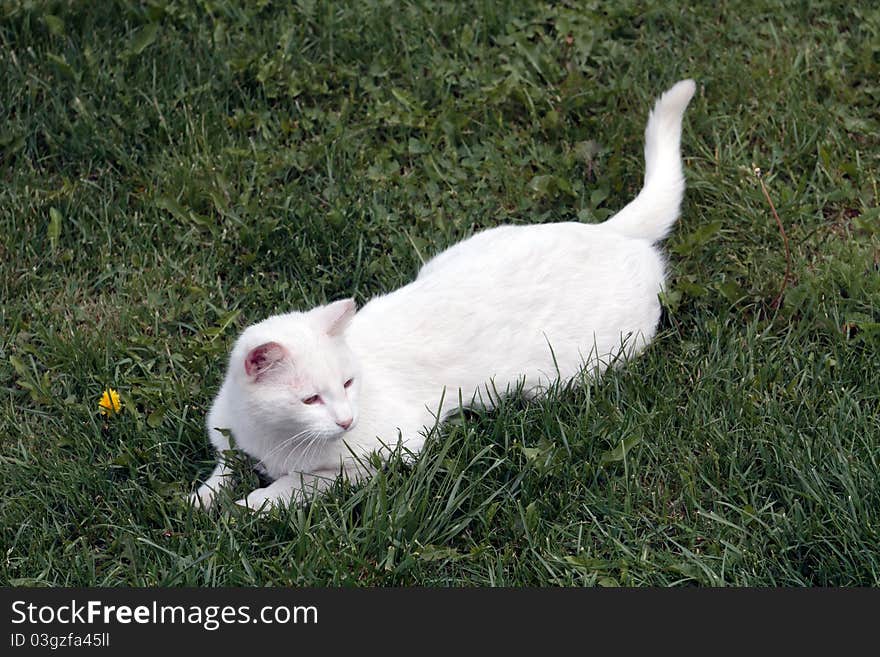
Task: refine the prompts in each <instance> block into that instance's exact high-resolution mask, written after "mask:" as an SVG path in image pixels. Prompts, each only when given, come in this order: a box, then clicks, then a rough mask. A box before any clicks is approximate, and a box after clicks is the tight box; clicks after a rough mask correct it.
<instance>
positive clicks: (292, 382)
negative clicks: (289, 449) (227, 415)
mask: <svg viewBox="0 0 880 657" xmlns="http://www.w3.org/2000/svg"><path fill="white" fill-rule="evenodd" d="M356 309H357V306H356V305H355V302H354V300H353V299H343V300H341V301H335V302H333V303H330V304H328V305H326V306H319V307H317V308H314V309H313V310H310V311H307V312H293V313H288V314H285V315H276V316H274V317H270V318H268V319H265V320H263V321H262V322H259V323H257V324H254V325H252V326H250V327H248V328H247V329H245V331H244V332H243V333H242V334H241V337H239V339H238V342H237V343H236V345H235V348H234V349H233V350H232V356H231V359H230V363H229V372H228V374H227V376H228V377H230V379H231V381H232V383H233V385H234V386H235V387H236V388H237V390H238V392H239V393H240V397H239V399H240V401H242V402H243V411H244V412H246V413H248V414H249V415H251V418H250V419H251V420H252V421H254V422H255V423H256V424H257V425H258V426H259V425H262V426H265V427H267V428H271V429H272V430H274V431H278V432H282V433H283V432H288V433H290V435H291V436H293V435H294V434H297V433H300V432H302V433H303V434H304V435H309V436H310V437H311V436H314V435H320V436H321V437H324V438H328V439H329V438H336V437H339V436H341V435H342V434H344V433H345V432H346V431H348V430H350V429H351V428H352V427H354V426H355V424H356V423H357V418H358V392H359V390H360V367H359V366H358V362H357V359H356V358H355V356H354V354H353V353H352V352H351V350H350V349H349V348H348V345H347V344H346V342H345V338H344V333H345V329H346V327H347V326H348V324H349V322H350V321H351V319H352V317H354V314H355V311H356Z"/></svg>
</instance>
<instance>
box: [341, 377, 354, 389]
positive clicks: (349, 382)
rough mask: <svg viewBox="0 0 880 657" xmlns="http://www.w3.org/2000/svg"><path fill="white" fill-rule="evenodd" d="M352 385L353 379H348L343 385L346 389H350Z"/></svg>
mask: <svg viewBox="0 0 880 657" xmlns="http://www.w3.org/2000/svg"><path fill="white" fill-rule="evenodd" d="M352 383H354V379H349V380H348V381H346V382H345V383H344V384H343V385H344V386H345V387H346V388H350V387H351V384H352Z"/></svg>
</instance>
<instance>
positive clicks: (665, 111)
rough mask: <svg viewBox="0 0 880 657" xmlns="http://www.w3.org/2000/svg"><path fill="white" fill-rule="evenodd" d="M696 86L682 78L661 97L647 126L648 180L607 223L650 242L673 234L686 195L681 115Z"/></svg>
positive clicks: (613, 228) (617, 229)
mask: <svg viewBox="0 0 880 657" xmlns="http://www.w3.org/2000/svg"><path fill="white" fill-rule="evenodd" d="M695 90H696V84H694V81H693V80H682V81H681V82H678V83H676V84H675V85H674V86H673V87H672V88H671V89H669V90H668V91H667V92H666V93H664V94H663V95H662V96H660V98H659V99H657V104H656V105H654V110H653V111H652V112H651V114H650V115H649V116H648V126H647V127H646V128H645V184H644V185H643V186H642V191H640V192H639V195H638V196H636V197H635V198H634V199H633V200H632V201H630V203H629V204H628V205H627V206H626V207H624V208H623V209H622V210H621V211H620V212H618V213H617V214H616V215H614V216H613V217H611V218H610V219H609V220H608V221H606V222H605V224H604V225H605V226H606V227H608V228H611V229H612V230H614V231H616V232H618V233H622V234H624V235H626V236H628V237H636V238H640V239H645V240H649V241H650V242H659V241H660V240H662V239H663V238H664V237H666V235H668V234H669V231H670V230H671V229H672V225H673V224H674V223H675V220H676V219H678V214H679V209H680V207H681V199H682V197H683V196H684V172H683V171H682V167H681V119H682V117H683V116H684V110H685V108H687V106H688V103H689V102H690V100H691V98H692V97H693V95H694V91H695Z"/></svg>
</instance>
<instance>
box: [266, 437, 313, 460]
mask: <svg viewBox="0 0 880 657" xmlns="http://www.w3.org/2000/svg"><path fill="white" fill-rule="evenodd" d="M309 431H310V430H309V429H303V430H302V431H300V432H299V433H298V434H295V435H293V436H291V437H290V438H285V439H284V440H282V441H281V442H280V443H278V444H277V445H276V446H275V447H273V448H272V449H271V450H269V452H268V453H267V454H266V455H265V456H263V458H261V459H260V460H259V461H257V464H258V465H260V464H262V465H266V461H267V460H268V459H270V458H271V457H272V456H274V455H275V454H277V453H278V452H279V451H281V450H282V449H284V448H285V447H287V446H288V445H290V444H291V443H292V442H294V441H296V440H297V438H300V437H301V436H303V435H304V434H307V433H309ZM305 440H307V438H304V439H302V440H301V442H302V441H305ZM295 448H296V446H294V449H295Z"/></svg>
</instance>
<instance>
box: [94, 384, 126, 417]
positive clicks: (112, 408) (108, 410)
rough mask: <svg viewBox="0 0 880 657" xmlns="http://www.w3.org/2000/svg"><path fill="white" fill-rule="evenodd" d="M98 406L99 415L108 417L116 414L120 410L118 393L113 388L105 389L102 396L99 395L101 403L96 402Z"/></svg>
mask: <svg viewBox="0 0 880 657" xmlns="http://www.w3.org/2000/svg"><path fill="white" fill-rule="evenodd" d="M98 406H100V407H101V415H107V416H110V415H114V414H116V413H118V412H119V411H120V410H121V409H122V404H121V403H120V402H119V393H118V392H116V391H115V390H114V389H113V388H107V389H106V390H105V391H104V394H103V395H101V401H99V402H98Z"/></svg>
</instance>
